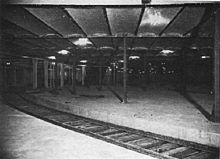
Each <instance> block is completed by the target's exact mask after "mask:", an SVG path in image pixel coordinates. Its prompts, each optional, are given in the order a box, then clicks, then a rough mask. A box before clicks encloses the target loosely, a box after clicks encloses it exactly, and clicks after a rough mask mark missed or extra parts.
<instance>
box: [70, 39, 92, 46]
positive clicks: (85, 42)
mask: <svg viewBox="0 0 220 159" xmlns="http://www.w3.org/2000/svg"><path fill="white" fill-rule="evenodd" d="M73 43H74V44H75V45H79V46H86V45H91V44H92V43H91V41H89V40H88V38H79V39H78V40H77V41H75V42H73Z"/></svg>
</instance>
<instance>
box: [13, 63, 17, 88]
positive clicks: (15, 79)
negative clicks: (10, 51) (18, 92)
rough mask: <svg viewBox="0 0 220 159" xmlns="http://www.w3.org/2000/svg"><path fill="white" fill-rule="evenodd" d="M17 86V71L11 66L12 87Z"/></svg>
mask: <svg viewBox="0 0 220 159" xmlns="http://www.w3.org/2000/svg"><path fill="white" fill-rule="evenodd" d="M16 85H17V70H16V66H13V86H16Z"/></svg>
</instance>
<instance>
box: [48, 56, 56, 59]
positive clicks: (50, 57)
mask: <svg viewBox="0 0 220 159" xmlns="http://www.w3.org/2000/svg"><path fill="white" fill-rule="evenodd" d="M48 59H50V60H56V57H55V56H49V57H48Z"/></svg>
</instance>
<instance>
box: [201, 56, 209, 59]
mask: <svg viewBox="0 0 220 159" xmlns="http://www.w3.org/2000/svg"><path fill="white" fill-rule="evenodd" d="M201 58H202V59H209V58H210V56H201Z"/></svg>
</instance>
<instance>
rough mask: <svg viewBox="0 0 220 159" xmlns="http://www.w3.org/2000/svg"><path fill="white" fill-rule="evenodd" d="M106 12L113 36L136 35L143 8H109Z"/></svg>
mask: <svg viewBox="0 0 220 159" xmlns="http://www.w3.org/2000/svg"><path fill="white" fill-rule="evenodd" d="M106 11H107V16H108V19H109V23H110V27H111V31H112V34H113V35H117V34H123V33H128V34H132V35H134V33H135V30H136V27H137V25H138V20H139V18H140V14H141V8H107V9H106Z"/></svg>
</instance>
